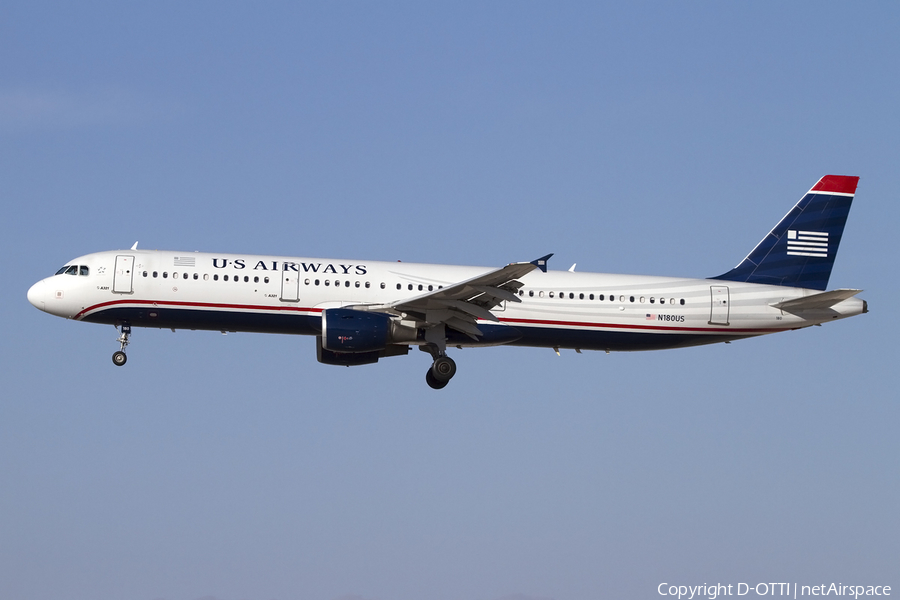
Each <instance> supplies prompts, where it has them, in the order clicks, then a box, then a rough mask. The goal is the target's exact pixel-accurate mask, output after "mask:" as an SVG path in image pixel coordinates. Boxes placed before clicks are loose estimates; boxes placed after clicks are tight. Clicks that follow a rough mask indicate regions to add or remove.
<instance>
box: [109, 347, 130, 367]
mask: <svg viewBox="0 0 900 600" xmlns="http://www.w3.org/2000/svg"><path fill="white" fill-rule="evenodd" d="M112 358H113V364H114V365H116V366H117V367H121V366H122V365H124V364H125V361H127V360H128V357H127V356H125V353H124V352H122V351H121V350H118V351H116V352H113V357H112Z"/></svg>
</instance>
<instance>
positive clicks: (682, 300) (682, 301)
mask: <svg viewBox="0 0 900 600" xmlns="http://www.w3.org/2000/svg"><path fill="white" fill-rule="evenodd" d="M681 305H682V306H684V298H682V299H681Z"/></svg>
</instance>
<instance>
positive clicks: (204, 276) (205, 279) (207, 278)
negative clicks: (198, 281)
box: [203, 273, 209, 281]
mask: <svg viewBox="0 0 900 600" xmlns="http://www.w3.org/2000/svg"><path fill="white" fill-rule="evenodd" d="M203 281H209V273H204V274H203Z"/></svg>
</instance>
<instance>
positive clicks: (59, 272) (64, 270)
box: [56, 265, 69, 275]
mask: <svg viewBox="0 0 900 600" xmlns="http://www.w3.org/2000/svg"><path fill="white" fill-rule="evenodd" d="M68 268H69V265H66V266H64V267H63V268H62V269H60V270H59V271H57V272H56V274H57V275H62V274H63V273H65V272H66V269H68Z"/></svg>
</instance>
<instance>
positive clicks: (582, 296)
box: [578, 294, 593, 300]
mask: <svg viewBox="0 0 900 600" xmlns="http://www.w3.org/2000/svg"><path fill="white" fill-rule="evenodd" d="M591 296H593V294H591ZM578 299H579V300H584V294H578Z"/></svg>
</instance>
